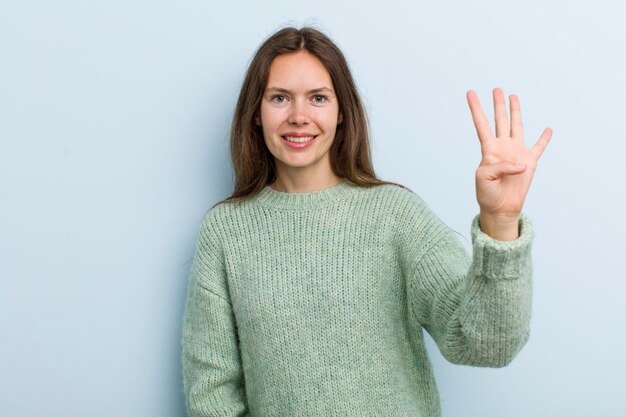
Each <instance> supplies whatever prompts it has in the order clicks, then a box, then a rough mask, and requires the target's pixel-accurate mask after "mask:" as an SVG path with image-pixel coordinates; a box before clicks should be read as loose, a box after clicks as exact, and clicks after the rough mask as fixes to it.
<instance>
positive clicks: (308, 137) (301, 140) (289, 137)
mask: <svg viewBox="0 0 626 417" xmlns="http://www.w3.org/2000/svg"><path fill="white" fill-rule="evenodd" d="M281 137H282V138H283V140H286V141H289V142H293V143H304V142H309V141H311V140H313V139H315V138H316V137H317V135H302V136H293V135H285V136H281Z"/></svg>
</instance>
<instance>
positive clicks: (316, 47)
mask: <svg viewBox="0 0 626 417" xmlns="http://www.w3.org/2000/svg"><path fill="white" fill-rule="evenodd" d="M300 50H306V51H308V52H309V53H311V54H313V55H315V56H316V57H317V58H318V59H319V60H320V61H321V62H322V63H323V64H324V66H325V67H326V70H327V71H328V72H329V74H330V77H331V79H332V82H333V87H334V89H335V94H336V96H337V101H338V104H339V114H342V115H343V120H342V122H341V123H340V124H339V125H338V126H337V131H336V134H335V138H334V140H333V144H332V146H331V148H330V150H329V156H330V162H331V167H332V170H333V172H334V173H335V175H337V176H338V177H339V178H346V179H348V180H350V181H351V182H353V183H355V184H357V185H360V186H364V187H373V186H377V185H382V184H393V185H397V186H399V187H402V188H407V187H405V186H403V185H401V184H398V183H395V182H388V181H383V180H381V179H379V178H377V177H376V174H375V172H374V167H373V165H372V158H371V154H370V145H369V128H368V120H367V115H366V113H365V109H364V107H363V103H362V102H361V98H360V97H359V93H358V91H357V87H356V85H355V83H354V80H353V78H352V74H351V73H350V69H349V68H348V63H347V62H346V59H345V57H344V56H343V54H342V52H341V51H340V50H339V48H338V47H337V46H336V45H335V44H334V43H333V42H332V41H331V40H330V39H329V38H328V37H327V36H326V35H324V34H323V33H322V32H320V31H318V30H316V29H314V28H311V27H303V28H301V29H296V28H294V27H285V28H283V29H280V30H279V31H278V32H276V33H274V34H273V35H271V36H270V37H269V38H268V39H267V40H265V42H263V44H262V45H261V46H260V47H259V49H258V50H257V52H256V54H255V55H254V58H253V59H252V61H251V63H250V65H249V67H248V70H247V72H246V75H245V78H244V81H243V85H242V87H241V91H240V92H239V99H238V100H237V106H236V108H235V112H234V115H233V119H232V124H231V135H230V157H231V161H232V166H233V170H234V173H235V189H234V192H233V193H232V195H231V196H230V197H228V198H226V199H224V200H222V201H220V202H218V203H216V205H217V204H220V203H224V202H241V201H244V200H247V199H250V198H252V197H253V196H255V195H256V194H257V193H259V192H260V191H261V190H262V189H263V188H264V187H265V186H266V185H268V184H271V183H272V182H273V181H274V180H275V179H276V168H275V162H274V157H273V155H272V154H271V153H270V151H269V149H267V146H266V145H265V141H264V139H263V131H262V127H261V126H258V125H257V124H256V123H255V116H256V115H258V112H259V109H260V106H261V100H262V97H263V94H264V92H265V88H266V86H267V79H268V77H269V69H270V65H271V63H272V60H273V59H274V58H276V57H277V56H278V55H281V54H289V53H294V52H298V51H300ZM407 189H408V188H407Z"/></svg>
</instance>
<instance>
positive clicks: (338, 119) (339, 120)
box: [337, 113, 343, 125]
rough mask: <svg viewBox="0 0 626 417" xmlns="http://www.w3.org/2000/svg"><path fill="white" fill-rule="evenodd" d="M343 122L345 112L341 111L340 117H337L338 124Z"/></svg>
mask: <svg viewBox="0 0 626 417" xmlns="http://www.w3.org/2000/svg"><path fill="white" fill-rule="evenodd" d="M341 122H343V114H341V113H339V117H338V118H337V124H338V125H339V124H341Z"/></svg>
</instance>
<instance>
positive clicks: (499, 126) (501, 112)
mask: <svg viewBox="0 0 626 417" xmlns="http://www.w3.org/2000/svg"><path fill="white" fill-rule="evenodd" d="M493 109H494V116H495V119H496V137H498V138H503V137H505V138H508V137H509V134H510V130H509V116H507V114H506V102H505V101H504V92H503V91H502V89H501V88H494V90H493Z"/></svg>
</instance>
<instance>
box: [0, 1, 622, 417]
mask: <svg viewBox="0 0 626 417" xmlns="http://www.w3.org/2000/svg"><path fill="white" fill-rule="evenodd" d="M624 16H626V6H624V5H623V3H622V2H618V1H617V0H615V1H612V2H611V1H598V2H595V3H593V4H592V3H590V2H586V1H580V0H569V1H564V0H561V1H552V2H550V1H546V0H544V1H538V0H527V1H524V2H519V1H518V2H507V1H488V0H474V1H471V2H465V1H460V0H459V1H441V2H434V1H421V2H415V1H396V2H393V1H388V2H383V3H381V2H362V3H358V4H356V3H353V2H338V1H336V0H334V1H326V0H320V1H317V2H309V3H301V2H293V1H278V0H277V1H264V2H261V1H247V2H244V1H233V2H215V1H213V2H212V1H186V2H180V1H139V0H131V1H129V0H125V1H121V0H108V1H106V2H105V1H89V2H83V1H77V0H76V1H69V0H59V1H55V2H45V1H30V0H20V1H16V0H3V1H2V3H0V60H1V64H0V338H1V342H0V415H2V416H11V417H44V416H45V417H69V416H76V417H78V416H90V417H98V416H119V417H144V416H145V417H148V416H151V417H155V416H163V417H166V416H167V417H171V416H178V417H182V416H184V415H185V409H184V402H183V401H184V399H183V394H182V382H181V381H182V377H181V368H180V351H181V345H180V338H181V326H182V314H183V309H184V302H185V294H186V290H187V274H188V272H189V267H190V261H191V258H192V256H193V252H194V247H195V242H196V237H197V233H198V230H199V226H200V221H201V219H202V216H203V214H204V212H205V211H206V210H207V209H208V208H209V207H210V206H211V205H212V204H214V203H215V202H217V201H218V200H221V199H222V198H225V197H226V196H228V195H229V194H230V192H231V191H232V185H233V182H232V173H231V166H230V162H229V155H228V140H229V138H228V135H229V124H230V121H231V117H232V112H233V109H234V105H235V102H236V100H237V95H238V93H239V88H240V87H241V82H242V80H243V75H244V72H245V70H246V67H247V64H248V63H249V61H250V59H251V58H252V56H253V54H254V52H255V50H256V48H257V47H258V46H259V45H260V44H261V43H262V42H263V40H265V38H266V37H267V36H269V35H270V34H271V33H273V32H275V31H276V30H278V29H279V28H281V27H283V26H286V25H295V26H298V27H299V26H302V25H312V26H314V27H316V28H318V29H320V30H322V31H324V32H325V33H326V34H328V35H329V36H330V37H331V38H332V39H333V40H334V41H335V42H336V43H337V44H338V46H339V47H340V48H341V49H342V50H343V52H344V53H345V55H346V57H347V59H348V61H349V64H350V66H351V69H352V71H353V75H354V76H355V78H356V81H357V84H358V86H359V90H360V92H361V94H362V98H363V100H364V102H365V105H366V107H367V111H368V115H369V119H370V123H371V128H372V152H373V157H374V163H375V167H376V170H377V173H378V175H379V176H380V177H382V178H383V179H386V180H391V181H396V182H400V183H402V184H404V185H407V186H408V187H410V188H411V189H413V190H415V191H416V192H417V193H418V194H419V195H420V196H421V197H422V198H423V199H424V200H425V201H426V202H427V203H428V204H429V205H430V207H431V208H432V209H433V210H434V211H435V212H436V213H437V214H438V215H439V216H440V218H441V219H442V220H444V221H445V222H446V223H447V224H448V225H449V226H450V227H451V228H453V229H454V230H457V231H459V232H460V233H462V234H463V235H464V236H465V238H466V239H467V240H465V243H466V244H467V246H466V247H467V249H468V251H469V250H470V249H471V247H470V246H469V241H470V236H469V230H470V221H471V219H472V217H473V216H474V215H476V214H477V213H478V204H477V202H476V197H475V188H474V172H475V169H476V168H477V166H478V163H479V161H480V146H479V142H478V139H477V136H476V132H475V130H474V126H473V124H472V121H471V116H470V112H469V108H468V106H467V103H466V99H465V93H466V91H467V90H469V89H474V90H476V91H477V92H478V94H479V97H480V99H481V103H482V105H483V108H484V109H485V111H486V113H487V115H488V117H490V118H492V115H493V110H492V99H491V90H492V89H493V88H494V87H502V88H503V89H504V92H505V95H507V97H508V95H509V94H513V93H514V94H518V95H519V97H520V101H521V106H522V115H523V119H524V123H525V132H526V144H527V146H528V147H530V146H532V145H533V144H534V143H535V142H536V140H537V139H538V138H539V135H540V134H541V132H542V130H543V129H544V128H545V127H551V128H552V129H553V130H554V135H553V138H552V141H551V143H550V144H549V146H548V148H547V149H546V151H545V153H544V154H543V156H542V158H541V159H540V160H539V166H538V169H537V171H536V173H535V177H534V180H533V183H532V185H531V188H530V192H529V194H528V196H527V199H526V203H525V206H524V212H525V213H526V214H528V215H529V217H530V218H531V219H532V220H533V222H534V224H535V228H536V236H535V241H534V243H533V265H534V299H533V319H532V320H533V321H532V329H531V336H530V339H529V341H528V343H527V344H526V346H525V347H524V349H523V350H522V351H521V352H520V354H519V355H518V356H517V358H516V359H515V360H514V361H513V363H512V364H510V365H509V366H508V367H506V368H502V369H483V368H472V367H462V366H457V365H451V364H449V363H447V362H446V361H445V359H443V358H442V356H441V354H440V353H439V352H438V350H437V347H436V346H435V345H434V343H433V342H432V341H431V340H430V339H428V348H429V351H430V353H431V358H432V360H433V363H434V366H435V372H436V377H437V381H438V383H439V388H440V392H441V399H442V407H443V414H444V417H457V416H463V417H473V416H476V417H478V416H480V417H502V416H509V417H528V416H532V417H548V416H550V417H553V416H568V417H579V416H580V417H582V416H603V417H612V416H623V415H624V413H625V412H626V397H625V396H624V387H626V377H625V375H626V359H625V358H626V355H625V354H624V346H625V345H626V336H625V335H624V329H625V327H626V326H625V325H626V320H625V318H626V307H625V305H624V299H625V292H626V284H625V279H624V278H625V275H626V274H625V273H624V272H625V267H624V256H625V254H624V250H625V249H626V248H625V245H624V236H625V233H626V226H625V221H624V217H625V212H626V198H625V196H624V189H625V187H624V184H625V182H626V181H625V180H626V164H625V163H624V155H625V154H626V144H625V140H626V134H625V129H624V114H625V113H626V106H625V105H624V103H625V97H626V96H625V94H626V82H625V79H626V76H625V74H626V60H625V58H624V53H623V49H624V46H625V45H626V26H624V24H623V18H624ZM461 240H463V239H461Z"/></svg>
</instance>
